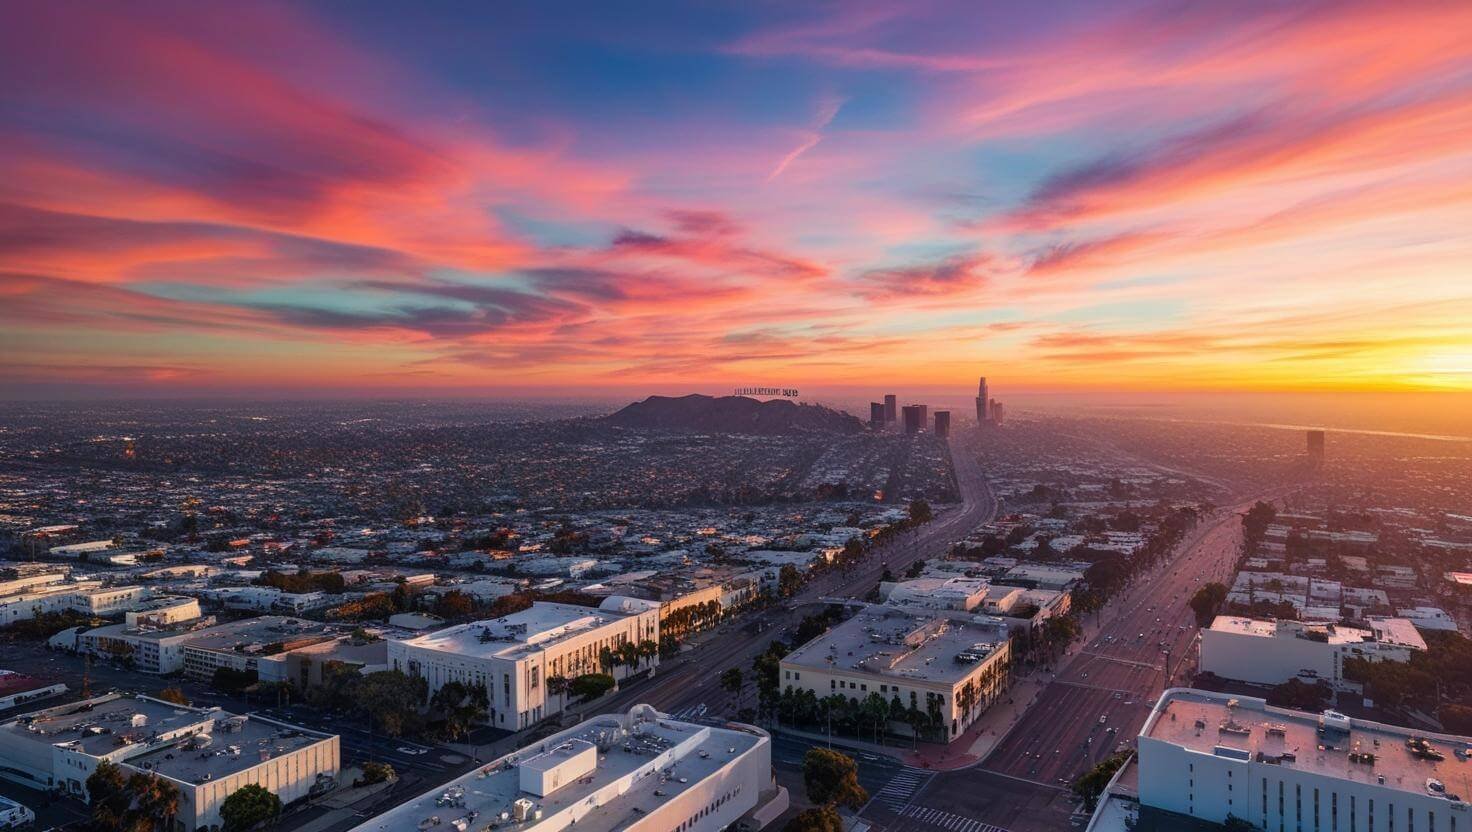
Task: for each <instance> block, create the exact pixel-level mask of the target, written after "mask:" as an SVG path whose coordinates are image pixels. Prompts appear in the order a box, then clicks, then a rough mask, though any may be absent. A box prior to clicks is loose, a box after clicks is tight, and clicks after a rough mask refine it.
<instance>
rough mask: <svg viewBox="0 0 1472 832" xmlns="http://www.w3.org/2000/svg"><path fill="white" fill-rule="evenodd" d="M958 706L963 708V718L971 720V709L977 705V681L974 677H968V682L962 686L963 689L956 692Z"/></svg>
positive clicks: (966, 720) (965, 720) (963, 719)
mask: <svg viewBox="0 0 1472 832" xmlns="http://www.w3.org/2000/svg"><path fill="white" fill-rule="evenodd" d="M956 706H957V707H959V708H960V709H961V720H962V721H963V722H970V720H971V711H972V709H973V708H975V707H976V681H975V680H974V679H967V680H966V683H965V684H964V685H962V686H961V690H959V691H957V692H956Z"/></svg>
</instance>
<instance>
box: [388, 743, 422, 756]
mask: <svg viewBox="0 0 1472 832" xmlns="http://www.w3.org/2000/svg"><path fill="white" fill-rule="evenodd" d="M394 750H395V751H397V752H399V753H400V754H408V755H410V756H415V757H417V756H419V755H420V754H427V753H429V749H428V748H414V747H413V746H408V745H401V746H399V747H398V748H395V749H394Z"/></svg>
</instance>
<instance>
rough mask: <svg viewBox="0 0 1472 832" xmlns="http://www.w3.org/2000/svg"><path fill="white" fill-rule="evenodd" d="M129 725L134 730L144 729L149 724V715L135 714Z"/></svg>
mask: <svg viewBox="0 0 1472 832" xmlns="http://www.w3.org/2000/svg"><path fill="white" fill-rule="evenodd" d="M129 724H130V725H132V726H133V727H134V728H142V727H143V726H145V725H147V724H148V714H133V718H132V719H131V720H129Z"/></svg>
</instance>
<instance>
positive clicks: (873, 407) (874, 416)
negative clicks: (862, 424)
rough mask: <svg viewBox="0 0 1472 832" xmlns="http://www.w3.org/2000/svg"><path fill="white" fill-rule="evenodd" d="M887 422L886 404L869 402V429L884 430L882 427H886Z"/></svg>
mask: <svg viewBox="0 0 1472 832" xmlns="http://www.w3.org/2000/svg"><path fill="white" fill-rule="evenodd" d="M885 421H886V420H885V418H884V403H883V402H869V427H871V428H882V427H884V422H885Z"/></svg>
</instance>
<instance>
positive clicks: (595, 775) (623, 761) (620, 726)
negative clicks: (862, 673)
mask: <svg viewBox="0 0 1472 832" xmlns="http://www.w3.org/2000/svg"><path fill="white" fill-rule="evenodd" d="M785 796H786V795H785V792H783V791H781V790H780V789H779V788H778V787H776V786H775V785H774V784H773V781H772V747H771V740H770V739H769V738H768V736H767V734H766V733H765V732H763V731H761V730H760V729H757V728H753V727H751V726H748V725H737V724H727V725H724V726H719V727H718V726H711V725H696V724H693V723H688V722H676V721H674V720H672V719H669V718H667V717H665V716H663V715H661V714H659V713H657V712H655V710H654V709H653V708H651V707H649V706H648V705H638V706H635V707H634V708H633V709H632V710H631V711H629V713H628V714H625V715H615V714H607V715H602V716H597V717H593V718H592V719H589V720H588V721H587V722H584V723H582V724H581V725H578V726H577V727H575V728H571V729H569V730H566V731H563V732H561V733H558V734H554V735H552V736H550V737H548V738H547V739H545V740H542V741H541V742H539V743H537V744H536V745H534V746H529V747H527V748H523V749H520V750H518V751H515V752H513V753H511V754H509V755H507V756H505V757H502V758H501V759H499V760H495V761H493V762H491V763H488V764H486V765H484V766H481V767H480V768H478V769H476V770H474V771H472V772H470V773H469V774H466V775H464V776H463V777H461V778H460V779H458V780H455V781H452V782H450V783H448V784H446V785H444V786H439V787H436V788H434V789H433V790H431V791H429V792H427V793H425V794H423V795H421V796H420V797H419V798H418V799H416V800H412V801H410V802H408V803H404V804H402V805H399V806H395V807H394V808H392V809H390V810H389V811H388V812H385V813H384V814H382V815H379V816H378V817H375V818H372V819H370V820H369V821H368V822H366V823H364V824H362V825H360V826H358V827H356V828H355V829H353V830H352V832H419V830H423V829H425V828H430V827H435V826H436V825H438V826H441V827H443V828H446V829H456V830H462V832H463V830H466V829H475V830H479V829H487V828H504V829H514V830H517V832H558V830H563V829H576V830H578V832H615V830H617V832H717V830H722V829H727V828H735V829H751V830H755V829H760V828H761V826H762V825H764V824H763V821H764V820H768V819H769V817H768V816H769V815H771V816H774V815H775V814H779V813H780V811H781V809H782V808H783V807H785V805H786V804H785ZM769 806H774V808H775V811H764V809H767V808H768V807H769Z"/></svg>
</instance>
